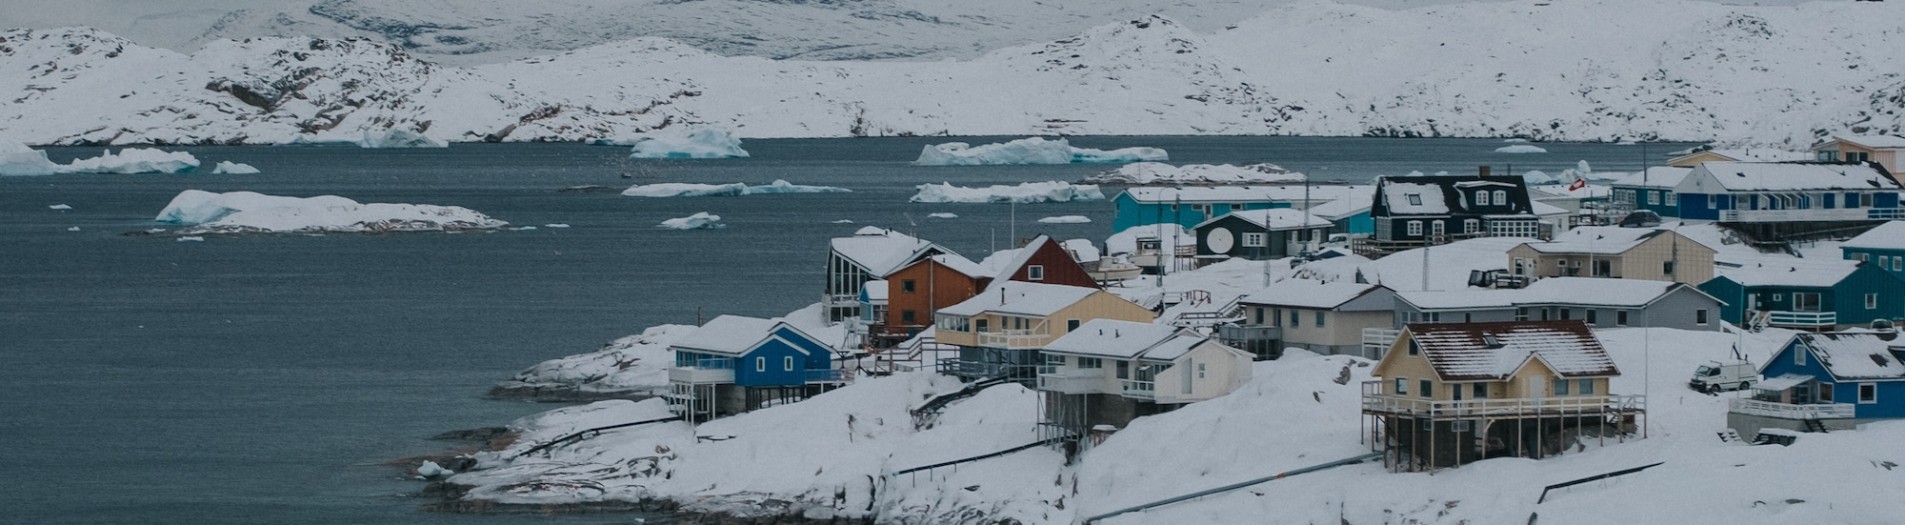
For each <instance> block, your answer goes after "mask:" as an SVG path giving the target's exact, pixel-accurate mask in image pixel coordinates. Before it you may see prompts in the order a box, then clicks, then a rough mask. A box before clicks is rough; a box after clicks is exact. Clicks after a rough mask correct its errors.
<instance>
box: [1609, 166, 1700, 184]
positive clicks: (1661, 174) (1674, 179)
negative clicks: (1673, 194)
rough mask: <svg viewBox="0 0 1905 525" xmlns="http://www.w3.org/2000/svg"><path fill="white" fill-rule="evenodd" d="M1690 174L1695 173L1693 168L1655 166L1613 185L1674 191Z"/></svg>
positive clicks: (1630, 174) (1628, 176)
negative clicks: (1681, 180)
mask: <svg viewBox="0 0 1905 525" xmlns="http://www.w3.org/2000/svg"><path fill="white" fill-rule="evenodd" d="M1688 173H1693V168H1676V167H1672V166H1654V167H1651V168H1647V170H1646V171H1636V172H1633V173H1629V174H1627V176H1625V177H1621V178H1619V179H1615V180H1614V183H1613V184H1612V185H1614V186H1629V187H1639V188H1666V189H1673V187H1674V186H1678V185H1679V184H1680V179H1685V178H1687V174H1688Z"/></svg>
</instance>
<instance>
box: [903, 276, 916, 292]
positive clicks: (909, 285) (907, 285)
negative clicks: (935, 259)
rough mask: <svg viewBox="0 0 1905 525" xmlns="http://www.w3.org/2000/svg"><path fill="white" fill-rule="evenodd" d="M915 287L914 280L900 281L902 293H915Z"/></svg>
mask: <svg viewBox="0 0 1905 525" xmlns="http://www.w3.org/2000/svg"><path fill="white" fill-rule="evenodd" d="M914 286H915V285H914V284H913V280H912V279H907V280H904V281H900V293H913V290H914Z"/></svg>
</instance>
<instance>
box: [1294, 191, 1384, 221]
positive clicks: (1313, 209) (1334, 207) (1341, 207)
mask: <svg viewBox="0 0 1905 525" xmlns="http://www.w3.org/2000/svg"><path fill="white" fill-rule="evenodd" d="M1352 188H1353V189H1352V190H1351V191H1349V192H1348V193H1345V194H1343V196H1342V197H1340V198H1337V199H1335V200H1332V201H1329V202H1325V203H1322V204H1315V205H1312V206H1310V209H1308V210H1304V211H1307V212H1310V214H1311V215H1315V216H1318V217H1322V218H1325V219H1329V220H1332V221H1336V220H1342V219H1343V218H1344V217H1348V216H1351V215H1355V214H1358V213H1363V212H1367V211H1369V205H1370V204H1371V203H1374V202H1375V201H1376V187H1375V186H1353V187H1352Z"/></svg>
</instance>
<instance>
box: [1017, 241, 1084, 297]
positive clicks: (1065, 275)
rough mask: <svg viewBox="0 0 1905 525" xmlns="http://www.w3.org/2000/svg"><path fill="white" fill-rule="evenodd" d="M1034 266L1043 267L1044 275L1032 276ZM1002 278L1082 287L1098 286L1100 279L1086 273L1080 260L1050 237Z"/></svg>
mask: <svg viewBox="0 0 1905 525" xmlns="http://www.w3.org/2000/svg"><path fill="white" fill-rule="evenodd" d="M1032 266H1040V267H1043V269H1044V275H1043V276H1042V277H1041V278H1040V279H1033V278H1032V276H1031V270H1030V267H1032ZM1001 278H1004V279H1006V280H1011V281H1019V282H1027V283H1043V284H1062V285H1065V286H1078V287H1082V288H1097V287H1098V281H1096V280H1094V279H1092V278H1091V275H1090V274H1087V273H1085V268H1084V267H1083V266H1079V265H1078V261H1075V260H1072V255H1071V254H1070V253H1067V252H1066V251H1065V249H1064V248H1063V247H1060V246H1059V245H1058V241H1055V240H1050V239H1049V238H1048V240H1047V241H1046V242H1044V243H1041V244H1039V247H1038V248H1037V249H1036V250H1034V251H1033V252H1032V257H1031V258H1029V259H1027V260H1026V262H1025V265H1024V266H1020V267H1018V268H1013V269H1012V273H1011V274H1009V275H1003V276H1001Z"/></svg>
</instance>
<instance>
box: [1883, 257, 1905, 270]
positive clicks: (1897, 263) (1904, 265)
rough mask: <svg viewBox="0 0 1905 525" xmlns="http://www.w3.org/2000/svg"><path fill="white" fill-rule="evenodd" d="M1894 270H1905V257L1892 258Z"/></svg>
mask: <svg viewBox="0 0 1905 525" xmlns="http://www.w3.org/2000/svg"><path fill="white" fill-rule="evenodd" d="M1881 269H1882V268H1881ZM1892 271H1894V272H1905V257H1893V258H1892Z"/></svg>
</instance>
